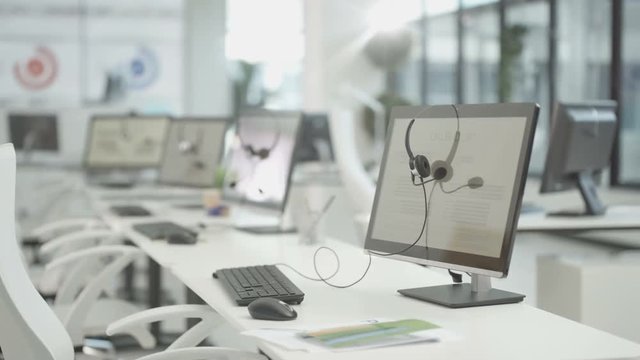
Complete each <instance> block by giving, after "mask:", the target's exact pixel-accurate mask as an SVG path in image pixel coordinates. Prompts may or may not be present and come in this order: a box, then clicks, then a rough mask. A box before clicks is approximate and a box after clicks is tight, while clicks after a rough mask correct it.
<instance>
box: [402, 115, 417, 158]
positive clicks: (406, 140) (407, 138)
mask: <svg viewBox="0 0 640 360" xmlns="http://www.w3.org/2000/svg"><path fill="white" fill-rule="evenodd" d="M414 122H416V119H412V120H411V122H409V126H407V132H406V133H405V135H404V147H405V148H406V149H407V155H409V160H411V161H413V159H414V156H413V151H411V128H412V127H413V123H414Z"/></svg>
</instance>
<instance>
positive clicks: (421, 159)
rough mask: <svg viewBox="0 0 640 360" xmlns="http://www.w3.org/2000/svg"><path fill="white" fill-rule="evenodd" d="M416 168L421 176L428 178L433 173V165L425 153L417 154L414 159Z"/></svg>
mask: <svg viewBox="0 0 640 360" xmlns="http://www.w3.org/2000/svg"><path fill="white" fill-rule="evenodd" d="M413 162H414V164H415V168H416V172H417V173H418V175H419V176H420V177H421V178H427V177H429V175H431V166H430V165H429V160H428V159H427V157H426V156H424V155H417V156H416V158H415V159H414V160H413Z"/></svg>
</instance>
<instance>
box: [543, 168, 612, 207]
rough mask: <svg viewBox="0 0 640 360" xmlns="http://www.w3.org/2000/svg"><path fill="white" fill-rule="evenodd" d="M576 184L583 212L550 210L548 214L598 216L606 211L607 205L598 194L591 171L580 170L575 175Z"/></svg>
mask: <svg viewBox="0 0 640 360" xmlns="http://www.w3.org/2000/svg"><path fill="white" fill-rule="evenodd" d="M576 184H577V186H578V190H580V194H581V195H582V199H583V200H584V205H585V212H579V211H558V212H552V213H549V214H547V215H549V216H600V215H604V214H605V213H606V212H607V207H606V206H605V205H604V204H603V203H602V200H600V197H599V196H598V187H597V186H596V182H595V180H594V179H593V173H592V172H591V171H584V172H581V173H580V174H578V175H577V176H576Z"/></svg>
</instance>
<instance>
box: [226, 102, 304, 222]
mask: <svg viewBox="0 0 640 360" xmlns="http://www.w3.org/2000/svg"><path fill="white" fill-rule="evenodd" d="M302 116H303V113H302V112H301V111H292V110H269V109H251V110H243V111H242V112H241V113H240V114H239V115H238V116H237V118H236V121H235V126H236V128H235V135H237V134H238V123H239V121H240V119H241V118H242V117H292V118H296V121H297V125H296V129H295V136H294V139H293V141H294V143H293V150H292V152H291V161H290V162H289V169H288V174H287V180H286V184H285V190H284V196H283V198H282V203H274V202H260V201H254V200H248V199H247V198H246V197H245V196H235V195H234V194H230V193H229V191H228V190H227V179H226V176H225V179H224V181H223V183H222V191H221V193H222V200H223V201H228V202H232V203H235V204H237V205H249V206H254V207H256V208H261V209H267V210H275V211H279V212H281V213H283V212H284V211H285V208H286V205H287V202H288V200H289V193H290V192H291V181H292V177H293V170H294V168H295V166H296V161H295V152H296V148H297V146H298V143H299V142H300V136H301V131H300V127H301V125H302V120H303V119H302ZM227 156H229V161H228V162H226V164H225V171H227V170H228V169H229V164H230V161H231V160H230V154H227ZM225 175H226V173H225Z"/></svg>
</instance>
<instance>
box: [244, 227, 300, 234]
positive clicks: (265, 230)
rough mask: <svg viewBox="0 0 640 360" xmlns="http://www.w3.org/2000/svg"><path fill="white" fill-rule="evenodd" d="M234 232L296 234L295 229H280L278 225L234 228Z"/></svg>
mask: <svg viewBox="0 0 640 360" xmlns="http://www.w3.org/2000/svg"><path fill="white" fill-rule="evenodd" d="M236 230H240V231H244V232H248V233H251V234H255V235H277V234H295V233H296V232H298V230H297V229H296V228H282V227H281V226H280V225H265V226H236Z"/></svg>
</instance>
